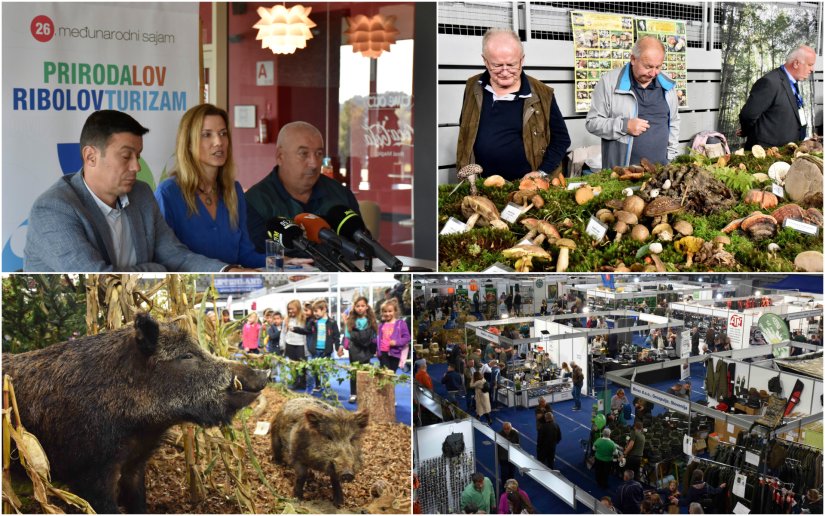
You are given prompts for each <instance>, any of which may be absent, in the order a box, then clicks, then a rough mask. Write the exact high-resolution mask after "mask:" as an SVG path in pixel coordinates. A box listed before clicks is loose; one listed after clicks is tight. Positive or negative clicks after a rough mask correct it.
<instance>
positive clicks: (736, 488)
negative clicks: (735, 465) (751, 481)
mask: <svg viewBox="0 0 825 516" xmlns="http://www.w3.org/2000/svg"><path fill="white" fill-rule="evenodd" d="M746 481H747V477H745V475H743V474H742V473H738V472H737V473H736V477H735V478H734V479H733V487H732V488H731V490H730V491H731V493H733V494H735V495H736V496H738V497H739V498H744V497H745V482H746Z"/></svg>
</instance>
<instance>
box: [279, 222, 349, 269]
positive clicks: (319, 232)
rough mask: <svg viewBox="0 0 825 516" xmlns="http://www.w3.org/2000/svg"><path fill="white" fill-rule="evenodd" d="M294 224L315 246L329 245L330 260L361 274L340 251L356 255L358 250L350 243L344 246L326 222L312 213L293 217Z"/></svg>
mask: <svg viewBox="0 0 825 516" xmlns="http://www.w3.org/2000/svg"><path fill="white" fill-rule="evenodd" d="M295 223H296V224H298V225H300V226H301V227H302V228H304V231H306V236H307V238H308V239H309V241H310V242H313V243H315V244H329V245H328V246H327V249H329V252H330V254H332V258H333V259H334V260H335V261H336V262H338V263H340V264H341V265H343V266H344V267H345V268H346V269H347V270H349V271H351V272H361V269H359V268H358V267H356V266H355V264H354V263H352V262H350V261H349V260H348V259H347V258H346V257H345V256H344V253H343V252H342V250H347V248H350V249H353V250H355V251H356V253H352V254H355V255H357V252H359V251H360V250H359V249H358V247H356V246H355V244H353V243H352V242H347V244H349V245H346V244H344V240H343V239H342V238H340V237H339V236H338V235H336V234H335V232H333V231H332V229H331V228H330V227H329V224H327V221H325V220H324V219H322V218H321V217H319V216H318V215H315V214H312V213H299V214H298V215H296V216H295ZM360 253H361V254H363V251H360Z"/></svg>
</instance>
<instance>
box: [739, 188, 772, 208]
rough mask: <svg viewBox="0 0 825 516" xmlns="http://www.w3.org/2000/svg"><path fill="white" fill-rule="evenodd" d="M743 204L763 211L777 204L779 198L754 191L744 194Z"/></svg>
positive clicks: (767, 193)
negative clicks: (752, 205) (755, 206)
mask: <svg viewBox="0 0 825 516" xmlns="http://www.w3.org/2000/svg"><path fill="white" fill-rule="evenodd" d="M744 202H745V204H756V205H758V206H759V207H760V208H762V209H763V210H770V209H771V208H775V207H776V205H777V204H779V198H778V197H776V195H774V194H773V193H772V192H763V191H762V190H756V189H754V190H751V191H749V192H748V193H747V194H745V199H744Z"/></svg>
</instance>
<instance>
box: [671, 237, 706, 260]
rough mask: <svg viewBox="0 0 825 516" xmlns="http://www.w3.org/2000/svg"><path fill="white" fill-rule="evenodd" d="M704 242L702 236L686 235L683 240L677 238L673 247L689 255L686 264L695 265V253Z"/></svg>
mask: <svg viewBox="0 0 825 516" xmlns="http://www.w3.org/2000/svg"><path fill="white" fill-rule="evenodd" d="M704 243H705V241H704V240H703V239H701V238H698V237H694V236H686V237H684V238H682V239H681V240H677V241H676V242H675V243H674V244H673V247H674V248H675V249H676V250H677V251H679V252H680V253H683V254H685V255H687V263H686V264H685V266H687V267H690V266H691V265H693V255H694V254H696V252H697V251H699V250H700V249H701V248H702V244H704Z"/></svg>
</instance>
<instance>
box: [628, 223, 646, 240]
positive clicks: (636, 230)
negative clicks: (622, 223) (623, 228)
mask: <svg viewBox="0 0 825 516" xmlns="http://www.w3.org/2000/svg"><path fill="white" fill-rule="evenodd" d="M649 236H650V231H648V229H647V228H646V227H645V226H643V225H642V224H636V225H635V226H633V229H631V230H630V237H631V238H632V239H633V240H635V241H637V242H644V241H645V240H647V237H649Z"/></svg>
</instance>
